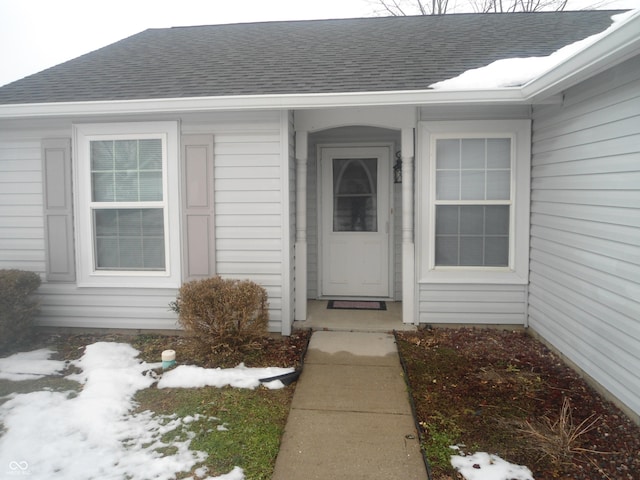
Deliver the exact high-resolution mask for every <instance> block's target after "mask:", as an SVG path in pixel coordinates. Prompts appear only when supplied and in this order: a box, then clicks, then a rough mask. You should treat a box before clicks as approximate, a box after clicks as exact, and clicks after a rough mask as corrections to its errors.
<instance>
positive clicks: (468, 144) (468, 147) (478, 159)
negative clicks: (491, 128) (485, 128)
mask: <svg viewBox="0 0 640 480" xmlns="http://www.w3.org/2000/svg"><path fill="white" fill-rule="evenodd" d="M484 149H485V140H484V139H483V138H482V139H477V138H463V139H462V169H469V168H480V169H482V170H484V168H485V161H484V159H485V152H484Z"/></svg>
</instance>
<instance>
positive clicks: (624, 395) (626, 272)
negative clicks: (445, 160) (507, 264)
mask: <svg viewBox="0 0 640 480" xmlns="http://www.w3.org/2000/svg"><path fill="white" fill-rule="evenodd" d="M532 153H533V159H532V167H533V168H532V206H531V265H530V270H531V273H530V281H531V284H530V289H529V324H530V326H531V328H533V329H534V330H535V331H536V332H538V333H539V334H540V335H542V336H543V337H544V338H545V339H546V340H547V341H549V342H550V343H551V344H552V345H553V346H554V347H556V348H557V349H559V350H560V351H562V353H563V354H564V355H566V357H567V358H568V359H569V360H571V361H572V362H574V363H575V364H576V365H577V366H578V367H579V368H581V369H582V370H583V371H584V372H585V373H586V374H587V375H589V376H590V377H591V378H593V379H594V380H596V381H597V382H598V383H599V384H601V385H602V386H603V387H604V388H606V389H607V390H608V391H609V392H611V393H612V394H613V395H614V396H615V397H617V398H618V399H619V400H620V401H621V402H622V403H623V404H624V405H626V407H628V409H630V410H632V411H633V412H635V414H636V415H640V161H639V159H640V57H636V58H635V59H634V60H631V61H629V62H627V63H626V64H623V65H621V66H619V67H617V68H616V69H615V70H614V71H612V72H609V73H606V74H603V75H601V76H599V77H594V78H593V79H591V80H589V81H588V82H585V83H584V84H582V85H579V86H577V87H575V88H573V89H571V90H569V91H567V92H566V93H565V95H564V104H563V105H549V106H540V107H536V108H535V109H534V122H533V152H532Z"/></svg>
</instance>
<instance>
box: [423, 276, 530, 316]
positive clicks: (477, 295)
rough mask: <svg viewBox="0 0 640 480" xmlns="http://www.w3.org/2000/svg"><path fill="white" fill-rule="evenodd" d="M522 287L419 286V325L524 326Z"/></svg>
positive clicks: (524, 289)
mask: <svg viewBox="0 0 640 480" xmlns="http://www.w3.org/2000/svg"><path fill="white" fill-rule="evenodd" d="M525 292H526V286H524V285H464V284H448V285H439V284H429V283H427V284H425V283H423V284H421V285H420V289H419V294H418V312H419V321H420V323H424V324H430V325H436V324H463V325H476V324H479V325H520V326H522V325H524V321H525V306H526V303H525V300H526V293H525Z"/></svg>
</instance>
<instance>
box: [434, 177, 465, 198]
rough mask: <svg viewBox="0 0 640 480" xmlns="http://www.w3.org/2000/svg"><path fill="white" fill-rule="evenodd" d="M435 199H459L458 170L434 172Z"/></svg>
mask: <svg viewBox="0 0 640 480" xmlns="http://www.w3.org/2000/svg"><path fill="white" fill-rule="evenodd" d="M436 199H438V200H460V173H459V172H449V171H444V172H436Z"/></svg>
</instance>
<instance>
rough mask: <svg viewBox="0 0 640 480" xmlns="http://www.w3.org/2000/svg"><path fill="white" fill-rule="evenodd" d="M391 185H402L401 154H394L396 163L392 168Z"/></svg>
mask: <svg viewBox="0 0 640 480" xmlns="http://www.w3.org/2000/svg"><path fill="white" fill-rule="evenodd" d="M393 183H402V154H401V153H400V151H398V152H396V163H395V165H394V166H393Z"/></svg>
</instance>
